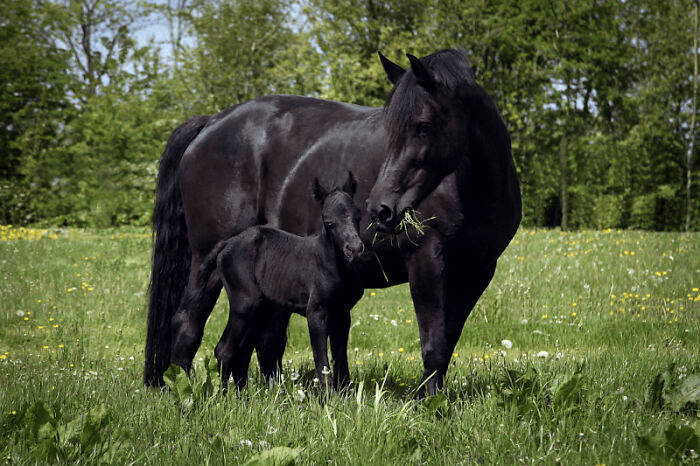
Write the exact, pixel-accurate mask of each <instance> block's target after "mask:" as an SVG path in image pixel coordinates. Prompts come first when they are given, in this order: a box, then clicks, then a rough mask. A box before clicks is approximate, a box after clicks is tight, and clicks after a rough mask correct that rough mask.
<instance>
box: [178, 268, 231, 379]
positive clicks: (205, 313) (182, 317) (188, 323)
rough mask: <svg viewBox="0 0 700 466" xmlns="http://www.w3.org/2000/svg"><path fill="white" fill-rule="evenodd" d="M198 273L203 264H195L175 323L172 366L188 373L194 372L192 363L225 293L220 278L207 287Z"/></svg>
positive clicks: (210, 279) (211, 281) (215, 275)
mask: <svg viewBox="0 0 700 466" xmlns="http://www.w3.org/2000/svg"><path fill="white" fill-rule="evenodd" d="M198 269H199V261H194V260H193V264H192V268H191V269H190V270H191V272H190V277H189V281H188V284H187V290H186V291H185V295H184V296H183V298H182V302H181V303H180V308H179V309H178V311H177V312H176V313H175V315H174V316H173V319H172V323H171V328H172V335H173V340H172V350H171V354H170V362H171V363H172V364H176V365H178V366H180V367H182V368H183V369H185V370H186V371H187V372H188V373H189V372H190V370H191V368H192V360H193V359H194V356H195V354H196V353H197V349H198V348H199V345H200V344H201V343H202V337H203V336H204V325H205V324H206V323H207V319H208V318H209V315H210V314H211V311H212V310H213V309H214V306H215V305H216V301H217V299H218V298H219V294H220V293H221V280H220V278H219V275H218V274H217V273H214V274H213V275H212V276H211V277H210V278H209V280H208V281H207V282H206V285H203V284H202V283H198V280H197V272H198Z"/></svg>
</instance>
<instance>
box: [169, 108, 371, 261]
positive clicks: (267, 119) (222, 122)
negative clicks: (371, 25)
mask: <svg viewBox="0 0 700 466" xmlns="http://www.w3.org/2000/svg"><path fill="white" fill-rule="evenodd" d="M383 140H384V137H383V125H382V123H381V109H376V108H370V107H361V106H356V105H351V104H344V103H339V102H333V101H326V100H319V99H313V98H306V97H297V96H270V97H262V98H259V99H255V100H252V101H250V102H246V103H243V104H239V105H236V106H233V107H231V108H229V109H227V110H225V111H223V112H221V113H219V114H217V115H214V116H212V117H211V118H210V120H209V122H208V124H207V126H206V127H205V128H204V129H203V130H202V132H201V133H200V134H199V136H198V137H197V138H196V139H195V140H194V141H193V142H192V144H190V146H189V147H188V149H187V151H186V152H185V154H184V156H183V159H182V162H181V164H180V178H181V188H182V196H183V201H184V204H185V209H186V216H187V219H188V232H189V235H190V241H191V245H192V247H193V249H194V250H195V251H198V252H200V253H205V252H206V251H207V250H208V249H209V248H211V247H212V246H213V245H214V244H215V243H216V242H217V241H218V240H220V239H222V238H227V237H229V236H232V235H234V234H236V233H238V232H240V231H242V230H243V229H244V228H246V227H248V226H251V225H260V224H266V223H267V224H271V225H274V226H277V227H280V228H282V229H284V230H288V231H291V232H294V233H297V234H308V233H311V232H313V231H316V229H317V227H318V218H319V217H318V206H317V205H316V203H314V202H313V200H312V199H311V196H310V195H309V193H310V189H311V183H312V180H313V178H314V177H318V178H320V179H323V180H324V181H327V182H336V181H342V180H344V179H345V177H346V176H347V172H348V171H352V172H353V173H354V174H355V175H356V178H357V179H358V184H359V185H360V189H361V190H364V191H366V192H369V189H370V188H371V184H372V183H373V182H374V179H375V178H376V170H378V166H379V164H381V161H382V156H383Z"/></svg>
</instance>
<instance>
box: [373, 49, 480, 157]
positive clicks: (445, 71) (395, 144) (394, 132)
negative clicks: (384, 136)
mask: <svg viewBox="0 0 700 466" xmlns="http://www.w3.org/2000/svg"><path fill="white" fill-rule="evenodd" d="M420 61H421V63H422V64H423V65H425V67H426V68H428V70H430V72H431V74H432V76H433V79H434V81H435V84H437V85H438V87H439V88H441V89H443V90H446V91H447V92H450V93H452V92H454V91H455V90H457V89H459V88H464V87H467V88H469V87H473V86H475V85H476V81H475V80H474V72H473V71H472V67H471V63H470V62H469V58H468V57H467V54H466V53H465V52H464V51H463V50H459V49H445V50H440V51H438V52H435V53H433V54H431V55H428V56H426V57H423V58H421V59H420ZM427 92H428V91H426V90H425V89H424V88H423V86H421V85H419V84H418V82H417V79H416V76H415V74H414V73H413V71H412V70H411V69H410V68H409V69H408V70H406V72H405V73H404V74H403V76H402V77H401V79H400V80H399V82H398V83H397V84H396V86H395V87H394V89H393V90H392V91H391V94H390V95H389V99H388V102H387V105H386V106H385V107H384V117H385V121H386V125H387V131H388V133H389V147H390V148H394V149H398V148H400V146H401V145H402V143H403V137H404V135H405V134H406V131H407V130H408V123H409V122H410V121H411V120H412V116H413V115H414V113H415V112H416V109H417V107H418V104H419V102H421V101H422V100H423V99H425V97H426V95H427Z"/></svg>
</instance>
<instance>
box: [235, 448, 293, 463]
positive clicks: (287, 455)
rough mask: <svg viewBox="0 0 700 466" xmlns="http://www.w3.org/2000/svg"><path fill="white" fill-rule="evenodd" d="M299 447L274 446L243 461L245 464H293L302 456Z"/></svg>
mask: <svg viewBox="0 0 700 466" xmlns="http://www.w3.org/2000/svg"><path fill="white" fill-rule="evenodd" d="M300 451H301V450H300V449H299V448H289V447H274V448H270V449H269V450H265V451H263V452H261V453H258V454H257V455H255V456H253V457H252V458H250V459H249V460H248V461H246V462H245V463H243V466H293V465H294V464H296V461H297V460H298V459H299V456H300Z"/></svg>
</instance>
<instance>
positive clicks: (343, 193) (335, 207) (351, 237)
mask: <svg viewBox="0 0 700 466" xmlns="http://www.w3.org/2000/svg"><path fill="white" fill-rule="evenodd" d="M356 188H357V184H356V183H355V179H354V178H353V176H352V173H348V179H347V181H345V184H344V185H343V187H342V188H333V189H330V190H327V189H326V188H324V187H323V186H321V184H320V183H319V182H318V178H316V179H314V184H313V194H314V199H316V200H317V201H318V202H319V203H320V204H321V219H322V220H323V229H324V231H325V234H327V235H328V236H329V237H330V238H331V241H332V242H333V244H334V246H335V247H336V249H337V250H338V251H340V252H342V253H343V255H344V256H345V260H346V261H347V262H348V263H353V262H354V261H355V260H357V259H358V258H359V257H360V256H361V255H362V253H363V252H364V251H365V245H364V243H363V242H362V240H361V239H360V219H361V218H362V212H361V210H360V208H359V207H357V206H356V205H355V203H354V202H353V200H352V198H353V196H354V195H355V190H356Z"/></svg>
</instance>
